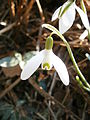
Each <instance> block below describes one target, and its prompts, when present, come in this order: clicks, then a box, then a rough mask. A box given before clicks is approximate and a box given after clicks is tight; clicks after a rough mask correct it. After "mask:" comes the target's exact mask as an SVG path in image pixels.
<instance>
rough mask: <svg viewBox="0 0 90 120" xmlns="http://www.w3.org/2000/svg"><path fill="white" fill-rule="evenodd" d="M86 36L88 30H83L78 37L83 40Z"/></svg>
mask: <svg viewBox="0 0 90 120" xmlns="http://www.w3.org/2000/svg"><path fill="white" fill-rule="evenodd" d="M87 36H88V31H87V30H85V31H84V32H83V33H82V34H81V35H80V37H79V39H80V40H84V39H85V37H87Z"/></svg>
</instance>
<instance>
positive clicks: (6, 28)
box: [0, 22, 16, 35]
mask: <svg viewBox="0 0 90 120" xmlns="http://www.w3.org/2000/svg"><path fill="white" fill-rule="evenodd" d="M15 26H16V22H14V23H12V24H10V25H8V26H7V27H5V28H3V29H2V30H0V35H2V34H3V33H5V32H7V31H9V30H11V29H12V28H13V27H15Z"/></svg>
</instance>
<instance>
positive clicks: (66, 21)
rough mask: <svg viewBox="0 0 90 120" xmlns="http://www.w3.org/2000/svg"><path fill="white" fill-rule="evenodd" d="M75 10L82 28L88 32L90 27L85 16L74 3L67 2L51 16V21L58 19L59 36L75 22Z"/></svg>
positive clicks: (69, 0) (70, 0)
mask: <svg viewBox="0 0 90 120" xmlns="http://www.w3.org/2000/svg"><path fill="white" fill-rule="evenodd" d="M76 10H77V12H78V13H79V15H80V17H81V20H82V22H83V25H84V27H85V28H86V29H87V30H89V28H90V25H89V20H88V17H87V14H86V13H84V11H83V10H82V9H80V8H79V7H78V6H77V5H76V4H75V1H74V2H73V1H72V0H68V1H67V2H65V3H64V4H63V5H62V6H60V7H59V8H58V9H57V10H56V11H55V12H54V14H53V15H52V21H54V20H56V19H57V18H58V19H59V31H60V33H61V34H63V33H65V32H66V31H67V30H68V29H69V28H70V27H71V26H72V24H73V22H74V20H75V15H76Z"/></svg>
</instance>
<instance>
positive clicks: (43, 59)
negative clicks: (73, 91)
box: [21, 36, 69, 85]
mask: <svg viewBox="0 0 90 120" xmlns="http://www.w3.org/2000/svg"><path fill="white" fill-rule="evenodd" d="M52 47H53V38H52V37H50V36H49V37H48V38H47V39H46V43H45V49H44V50H42V51H40V52H39V53H38V54H37V55H36V56H34V57H32V58H31V59H30V60H29V61H28V62H27V64H26V65H25V67H24V69H23V71H22V73H21V79H22V80H26V79H28V78H29V77H30V76H31V75H32V74H33V73H34V72H35V71H36V70H37V69H38V67H39V66H40V64H41V67H42V69H44V70H51V68H52V67H53V66H54V67H55V69H56V71H57V73H58V75H59V77H60V79H61V81H62V82H63V83H64V84H65V85H68V84H69V75H68V71H67V68H66V66H65V64H64V63H63V61H62V60H61V59H60V58H59V57H58V56H56V55H55V54H54V53H53V51H52Z"/></svg>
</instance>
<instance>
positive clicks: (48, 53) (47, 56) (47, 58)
mask: <svg viewBox="0 0 90 120" xmlns="http://www.w3.org/2000/svg"><path fill="white" fill-rule="evenodd" d="M51 56H52V49H51V50H46V49H45V57H44V59H43V61H42V66H41V67H42V69H44V70H51V68H52V67H53V65H52V60H51V59H52V58H51ZM44 64H48V65H49V66H47V65H46V66H45V68H43V65H44Z"/></svg>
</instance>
